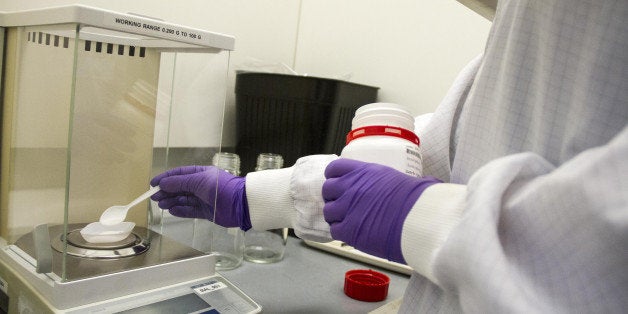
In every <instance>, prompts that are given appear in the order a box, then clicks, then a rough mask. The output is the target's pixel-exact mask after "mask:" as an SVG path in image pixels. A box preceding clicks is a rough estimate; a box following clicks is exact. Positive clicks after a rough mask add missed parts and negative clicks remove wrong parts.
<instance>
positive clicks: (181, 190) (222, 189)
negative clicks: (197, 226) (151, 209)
mask: <svg viewBox="0 0 628 314" xmlns="http://www.w3.org/2000/svg"><path fill="white" fill-rule="evenodd" d="M244 180H245V179H244V178H243V177H237V176H234V175H232V174H230V173H228V172H227V171H224V170H221V169H219V168H217V167H214V166H184V167H179V168H174V169H171V170H168V171H166V172H164V173H162V174H160V175H158V176H156V177H154V178H153V179H152V180H151V181H150V185H151V186H157V185H159V187H160V188H161V190H160V191H159V192H157V193H155V194H153V196H151V199H152V200H154V201H156V202H158V205H159V207H161V208H164V209H168V210H169V211H170V213H171V214H172V215H174V216H177V217H184V218H205V219H209V220H211V221H214V202H215V203H216V212H215V213H216V215H215V221H214V222H215V223H216V224H218V225H221V226H223V227H228V228H229V227H240V228H241V229H242V230H244V231H246V230H248V229H250V228H251V219H250V217H249V206H248V203H247V201H246V192H245V188H244V186H245V184H244Z"/></svg>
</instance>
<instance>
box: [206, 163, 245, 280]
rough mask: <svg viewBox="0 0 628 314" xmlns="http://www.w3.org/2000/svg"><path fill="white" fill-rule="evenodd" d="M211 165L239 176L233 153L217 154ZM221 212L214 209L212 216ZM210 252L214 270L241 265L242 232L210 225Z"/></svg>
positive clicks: (238, 165) (238, 167) (242, 249)
mask: <svg viewBox="0 0 628 314" xmlns="http://www.w3.org/2000/svg"><path fill="white" fill-rule="evenodd" d="M212 164H213V165H214V166H216V167H218V168H220V169H223V170H225V171H227V172H229V173H231V174H233V175H235V176H237V175H240V157H239V156H238V155H236V154H233V153H225V152H221V153H217V154H215V155H214V157H213V159H212ZM219 210H221V209H220V208H216V209H215V212H214V214H215V213H216V212H217V211H219ZM211 225H212V230H211V252H212V254H214V255H215V256H216V269H217V270H229V269H234V268H236V267H238V266H240V265H241V264H242V259H243V258H244V231H242V229H240V228H225V227H222V226H219V225H217V224H215V223H212V224H211Z"/></svg>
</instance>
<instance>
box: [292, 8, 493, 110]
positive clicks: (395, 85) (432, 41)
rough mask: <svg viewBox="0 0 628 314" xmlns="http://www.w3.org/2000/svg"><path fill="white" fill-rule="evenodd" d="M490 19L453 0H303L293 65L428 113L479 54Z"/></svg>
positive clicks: (380, 97) (384, 99)
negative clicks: (345, 77) (346, 77)
mask: <svg viewBox="0 0 628 314" xmlns="http://www.w3.org/2000/svg"><path fill="white" fill-rule="evenodd" d="M489 27H490V22H489V21H488V20H486V19H484V18H482V17H480V16H479V15H477V14H476V13H474V12H473V11H471V10H469V9H467V8H466V7H465V6H463V5H461V4H460V3H458V2H457V1H454V0H395V1H385V0H305V1H303V8H302V15H301V25H300V29H299V38H298V41H297V43H298V45H297V48H298V53H297V57H296V68H297V71H298V72H301V73H310V74H314V75H316V74H322V75H325V74H345V73H351V74H352V80H353V81H355V82H357V83H364V84H367V85H374V86H379V87H380V88H381V89H380V90H379V100H380V101H385V102H393V103H399V104H404V105H406V106H409V107H411V108H412V109H414V111H415V112H414V113H415V114H420V113H425V112H431V111H433V110H434V108H435V107H436V106H437V105H438V104H439V103H440V101H441V99H442V98H443V96H444V94H445V93H446V91H447V89H448V88H449V86H450V85H451V83H452V81H453V79H454V77H455V76H456V74H457V73H458V72H459V71H460V70H461V69H462V67H463V66H464V65H465V64H466V63H467V62H469V61H470V60H471V59H472V58H473V57H475V56H476V55H478V54H479V53H481V51H482V50H483V48H484V43H485V41H486V37H487V35H488V29H489Z"/></svg>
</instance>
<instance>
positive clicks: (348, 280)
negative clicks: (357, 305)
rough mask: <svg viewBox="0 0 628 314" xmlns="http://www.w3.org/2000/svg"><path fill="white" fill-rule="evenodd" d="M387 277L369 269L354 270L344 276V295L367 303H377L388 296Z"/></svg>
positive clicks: (388, 279)
mask: <svg viewBox="0 0 628 314" xmlns="http://www.w3.org/2000/svg"><path fill="white" fill-rule="evenodd" d="M389 283H390V278H388V276H386V275H384V274H382V273H380V272H376V271H374V270H370V269H354V270H350V271H348V272H347V273H346V274H345V294H346V295H348V296H349V297H351V298H353V299H356V300H360V301H367V302H378V301H382V300H384V299H386V296H388V284H389Z"/></svg>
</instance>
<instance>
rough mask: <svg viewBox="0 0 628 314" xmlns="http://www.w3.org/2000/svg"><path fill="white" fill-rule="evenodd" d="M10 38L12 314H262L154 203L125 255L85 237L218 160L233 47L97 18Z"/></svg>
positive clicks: (8, 248)
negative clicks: (182, 174)
mask: <svg viewBox="0 0 628 314" xmlns="http://www.w3.org/2000/svg"><path fill="white" fill-rule="evenodd" d="M0 25H1V26H2V27H3V28H4V29H3V31H2V32H0V34H2V35H3V36H4V40H3V41H2V42H4V49H3V50H4V52H5V53H4V56H3V59H2V61H3V63H4V64H3V69H4V71H3V73H2V75H3V77H2V88H3V90H2V96H3V105H2V120H3V122H2V158H1V163H2V181H1V184H0V187H1V195H0V203H1V208H0V236H1V238H0V312H2V311H5V312H10V313H14V312H15V313H23V312H28V313H45V312H62V313H89V312H98V313H109V312H111V313H114V312H123V313H144V312H150V313H160V312H163V313H227V312H228V313H233V312H238V313H254V312H259V311H260V310H261V308H260V306H259V305H258V304H256V303H255V302H254V301H253V300H251V299H250V298H249V297H248V296H246V295H245V294H244V293H243V292H242V291H241V290H239V289H238V288H237V287H235V286H234V285H233V284H231V283H230V282H229V281H227V280H226V279H224V278H223V277H221V276H220V275H219V274H217V273H215V271H214V257H213V256H212V255H211V253H209V252H210V250H208V249H207V247H206V245H205V244H202V245H199V244H198V243H204V241H203V238H199V237H200V236H202V235H204V234H207V230H200V227H198V226H207V224H203V223H198V224H196V223H191V224H190V223H189V221H191V220H188V221H187V222H185V223H186V224H187V225H186V226H189V228H188V227H186V228H183V229H182V228H181V227H180V225H179V226H177V227H176V228H175V227H172V226H171V224H172V225H174V224H179V223H180V222H178V221H176V219H172V217H170V218H169V220H168V222H165V221H166V219H162V218H163V217H164V215H165V213H163V212H162V211H160V210H158V209H151V206H150V205H151V204H150V203H149V202H144V204H142V205H141V206H139V207H136V208H135V209H133V210H131V212H130V213H129V216H127V221H132V222H134V223H136V227H135V229H134V230H133V232H132V233H131V235H129V236H128V237H127V238H125V239H123V240H121V241H116V242H113V243H89V242H87V241H85V239H84V238H83V237H82V236H81V235H80V233H79V231H80V230H81V228H83V227H84V226H85V225H86V224H87V223H90V222H94V221H97V220H98V218H99V216H100V214H101V213H102V211H103V210H104V209H106V208H107V207H109V206H111V205H118V204H126V203H128V202H129V201H130V200H132V199H133V198H135V197H136V196H138V195H140V194H141V193H142V192H144V191H146V190H147V188H148V187H149V186H148V182H149V181H150V178H151V177H152V176H154V175H156V174H158V173H160V172H162V171H165V170H166V169H168V168H172V167H174V166H178V165H181V164H209V163H210V160H211V156H212V155H213V153H215V152H217V151H220V149H221V145H220V142H221V138H220V136H221V135H220V134H221V130H222V117H223V111H224V103H225V98H226V90H227V82H226V79H227V71H228V63H229V52H230V50H232V49H233V46H234V39H233V37H230V36H227V35H222V34H218V33H213V32H208V31H204V30H199V29H194V28H190V27H186V26H181V25H175V24H171V23H167V22H164V21H162V20H157V19H152V18H148V17H145V16H141V15H135V14H121V13H116V12H112V11H107V10H101V9H95V8H91V7H86V6H65V7H56V8H50V9H40V10H29V11H22V12H4V13H0ZM197 227H198V228H197ZM175 229H176V230H184V232H187V233H189V234H191V235H192V236H191V237H189V236H188V235H183V236H180V234H179V235H177V234H178V233H180V232H179V231H176V232H175V231H173V230H175ZM187 238H191V239H193V240H194V241H191V243H190V241H187V242H186V241H184V240H181V239H187ZM205 242H206V241H205ZM195 243H196V244H195Z"/></svg>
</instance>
